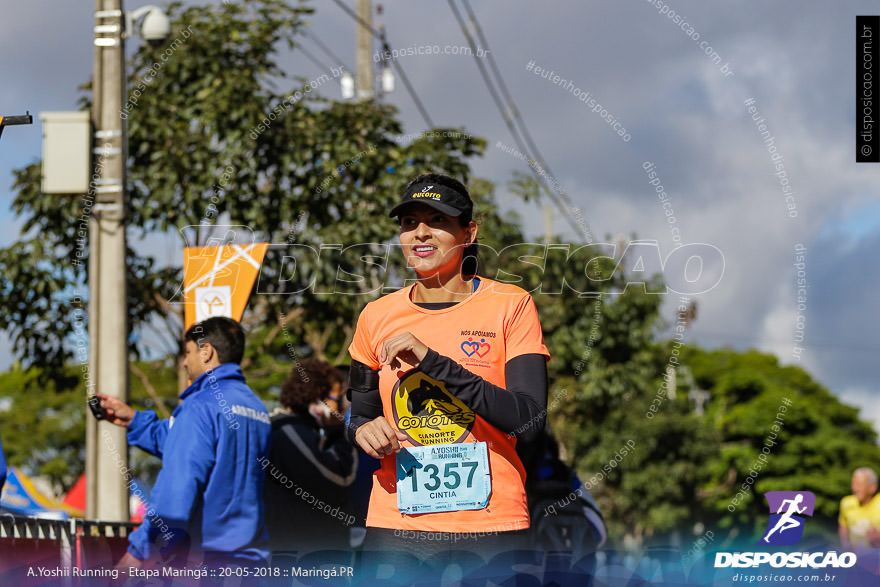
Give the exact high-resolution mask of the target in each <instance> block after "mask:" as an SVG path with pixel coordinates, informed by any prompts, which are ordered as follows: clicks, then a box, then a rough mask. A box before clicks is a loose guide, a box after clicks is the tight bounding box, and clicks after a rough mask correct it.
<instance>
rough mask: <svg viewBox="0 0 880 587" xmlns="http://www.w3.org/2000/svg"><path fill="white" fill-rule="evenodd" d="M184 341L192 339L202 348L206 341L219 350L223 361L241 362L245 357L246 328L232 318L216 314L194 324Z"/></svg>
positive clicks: (184, 336) (219, 355) (219, 356)
mask: <svg viewBox="0 0 880 587" xmlns="http://www.w3.org/2000/svg"><path fill="white" fill-rule="evenodd" d="M183 340H184V343H186V342H187V341H192V342H194V343H195V344H196V346H197V347H199V348H201V347H203V346H204V345H205V343H208V344H210V345H211V346H212V347H214V350H215V351H217V360H218V361H220V362H221V363H235V364H239V363H241V359H242V357H244V329H243V328H242V327H241V324H239V323H238V322H236V321H235V320H233V319H232V318H225V317H223V316H214V317H212V318H208V319H207V320H203V321H201V322H199V323H198V324H193V325H192V326H190V327H189V329H188V330H187V331H186V334H184V335H183Z"/></svg>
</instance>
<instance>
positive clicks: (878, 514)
mask: <svg viewBox="0 0 880 587" xmlns="http://www.w3.org/2000/svg"><path fill="white" fill-rule="evenodd" d="M852 492H853V494H852V495H847V496H846V497H844V498H843V499H842V500H841V501H840V517H839V518H838V533H839V534H840V542H841V543H842V544H843V547H844V548H847V549H850V550H851V549H859V548H880V495H878V494H877V473H876V472H875V471H874V470H873V469H870V468H868V467H860V468H858V469H856V470H855V471H854V472H853V476H852Z"/></svg>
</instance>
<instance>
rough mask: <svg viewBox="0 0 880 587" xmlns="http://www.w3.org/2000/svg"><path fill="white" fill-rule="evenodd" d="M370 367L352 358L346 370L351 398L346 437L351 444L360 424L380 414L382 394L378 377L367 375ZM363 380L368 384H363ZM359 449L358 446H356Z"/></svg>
mask: <svg viewBox="0 0 880 587" xmlns="http://www.w3.org/2000/svg"><path fill="white" fill-rule="evenodd" d="M370 371H374V370H373V369H370V368H369V367H367V366H366V365H364V364H363V363H361V362H358V361H355V360H354V359H352V361H351V368H350V369H349V371H348V391H347V393H348V394H349V398H350V399H351V420H350V421H349V424H348V430H347V434H348V439H349V441H351V443H352V444H354V445H357V443H356V442H355V441H354V435H355V432H357V429H358V428H360V427H361V426H362V425H364V424H366V423H367V422H369V421H370V420H375V419H376V418H378V417H379V416H381V415H382V396H380V395H379V385H378V383H379V378H378V377H369V376H366V377H365V374H367V375H368V374H369V372H370ZM364 381H369V382H370V384H369V385H368V386H366V387H367V388H365V386H364V385H363V382H364ZM358 449H359V450H360V447H358Z"/></svg>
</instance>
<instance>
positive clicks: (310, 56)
mask: <svg viewBox="0 0 880 587" xmlns="http://www.w3.org/2000/svg"><path fill="white" fill-rule="evenodd" d="M297 48H298V49H299V50H300V51H302V53H303V55H305V56H306V57H308V59H309V61H311V62H312V63H314V64H315V65H317V66H318V69H320V70H321V71H331V68H329V67H327V66H326V65H324V64H323V63H322V62H321V60H320V59H318V58H317V57H315V55H314V53H312V52H311V51H309V50H308V49H306V48H305V47H303V46H302V44H300V45H297Z"/></svg>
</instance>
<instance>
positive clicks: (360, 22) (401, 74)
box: [333, 0, 434, 128]
mask: <svg viewBox="0 0 880 587" xmlns="http://www.w3.org/2000/svg"><path fill="white" fill-rule="evenodd" d="M333 2H335V3H336V5H337V6H339V7H340V8H341V9H342V10H343V11H344V12H345V13H346V14H348V15H349V16H350V17H352V18H353V19H354V20H355V21H356V22H357V23H358V25H360V26H362V27H364V28H365V29H367V30H368V31H370V34H372V35H373V36H374V37H375V38H377V39H379V40H380V41H382V51H383V52H384V53H385V54H386V55H392V52H391V45H390V44H389V43H388V41H387V40H386V38H385V35H384V34H382V33H381V32H379V31H378V30H376V29H374V28H373V27H372V26H370V25H369V23H367V22H366V21H364V19H362V18H361V17H359V16H358V15H357V14H356V13H355V12H354V11H353V10H352V9H351V8H349V7H348V6H346V5H345V3H344V2H342V0H333ZM391 66H392V67H394V70H395V71H396V72H397V75H398V77H399V78H400V81H401V82H403V86H404V87H405V88H406V91H407V92H408V93H409V95H410V97H411V98H412V100H413V102H415V104H416V109H418V111H419V114H421V115H422V118H424V119H425V123H426V124H427V125H428V128H434V121H433V120H431V117H430V116H429V115H428V111H427V110H426V109H425V105H424V104H422V100H421V99H420V98H419V95H418V94H416V91H415V89H414V88H413V87H412V84H411V83H409V78H408V77H407V75H406V72H405V71H403V67H402V66H401V65H400V64H399V63H398V62H397V60H396V59H394V57H393V56H392V57H391Z"/></svg>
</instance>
